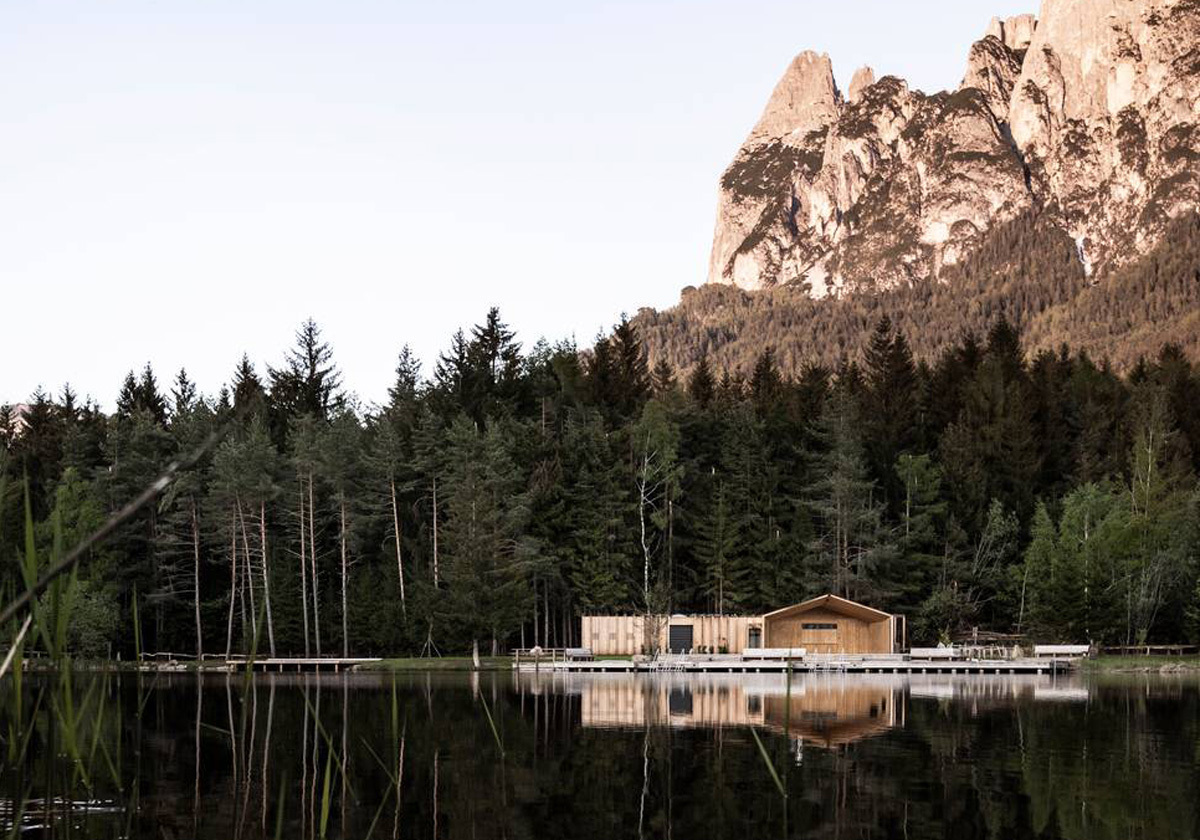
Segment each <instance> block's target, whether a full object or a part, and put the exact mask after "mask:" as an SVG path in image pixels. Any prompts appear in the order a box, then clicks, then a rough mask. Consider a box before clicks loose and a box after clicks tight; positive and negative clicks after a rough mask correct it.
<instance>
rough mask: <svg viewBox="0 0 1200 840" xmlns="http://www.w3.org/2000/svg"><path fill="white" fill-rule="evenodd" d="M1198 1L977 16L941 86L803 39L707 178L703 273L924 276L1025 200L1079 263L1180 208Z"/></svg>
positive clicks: (717, 276)
mask: <svg viewBox="0 0 1200 840" xmlns="http://www.w3.org/2000/svg"><path fill="white" fill-rule="evenodd" d="M1198 73H1200V0H1045V2H1044V3H1043V6H1042V10H1041V15H1040V16H1039V17H1037V18H1035V17H1034V16H1032V15H1021V16H1018V17H1013V18H1008V19H1005V20H1000V19H993V20H992V21H991V23H990V24H989V25H988V27H987V29H986V31H985V34H984V37H983V38H981V39H980V40H979V41H977V42H976V43H975V44H974V45H972V47H971V49H970V50H969V53H968V57H967V64H966V70H965V72H964V76H963V80H962V83H961V84H960V86H959V87H958V89H957V90H955V91H953V92H941V93H937V94H934V95H927V94H924V93H922V92H920V91H916V90H912V89H910V88H909V87H908V85H907V84H906V83H905V82H904V81H903V80H901V79H898V78H896V77H894V76H884V77H882V78H880V79H876V78H875V74H874V72H873V71H872V70H871V69H870V68H866V67H864V68H861V69H859V70H858V71H857V72H856V73H855V74H854V77H853V79H852V80H851V83H850V86H849V87H848V89H847V92H846V95H845V96H842V95H841V93H840V92H839V90H838V88H837V86H836V84H835V82H834V78H833V72H832V67H831V65H830V61H829V59H828V57H827V56H823V55H816V54H814V53H801V54H800V55H799V56H797V57H796V59H795V60H793V61H792V63H791V64H790V65H789V67H788V69H787V71H786V72H785V73H784V76H783V78H782V79H781V80H780V82H779V84H778V85H777V86H776V88H775V91H774V93H773V94H772V96H771V99H770V101H769V102H768V104H767V107H766V109H765V110H764V112H763V115H762V117H761V118H760V119H759V121H758V123H757V124H756V125H755V127H754V129H753V130H752V131H751V132H750V136H749V137H748V138H747V140H746V142H745V143H744V144H743V145H742V147H741V148H740V149H739V150H738V153H737V155H736V157H735V158H734V161H733V163H732V164H731V165H730V166H729V168H728V169H727V170H726V171H725V173H724V174H723V175H722V178H721V186H720V198H719V207H718V214H717V224H716V231H715V235H714V238H713V250H712V258H711V262H710V266H709V281H710V282H715V283H732V284H734V285H737V286H740V287H742V288H744V289H760V288H766V287H770V286H774V285H777V284H782V283H802V284H807V287H808V288H809V289H810V292H811V294H813V295H814V296H818V297H820V296H825V295H829V294H840V293H842V292H845V291H852V290H854V289H856V288H861V287H871V288H876V287H880V286H883V287H887V286H892V285H895V284H898V283H912V282H918V281H924V280H929V279H935V278H937V277H938V275H939V274H940V272H941V270H942V269H943V268H944V267H945V266H947V265H950V264H953V263H956V262H958V261H959V260H961V259H962V258H963V256H964V254H966V253H968V252H969V251H970V250H971V249H972V248H973V247H974V246H975V245H976V243H977V242H978V241H979V238H980V236H981V235H982V234H983V233H984V232H985V231H986V230H987V229H988V228H989V227H991V226H992V225H995V224H998V223H1002V222H1005V221H1008V220H1010V219H1012V218H1014V217H1015V216H1017V215H1018V214H1021V213H1023V212H1025V211H1027V210H1029V209H1030V208H1031V207H1036V208H1038V209H1041V210H1044V211H1046V212H1047V213H1048V214H1050V215H1051V217H1053V218H1054V219H1055V221H1056V223H1057V224H1059V225H1061V226H1062V227H1063V228H1064V229H1065V230H1067V231H1068V232H1069V233H1070V235H1071V236H1072V237H1073V238H1074V239H1075V240H1076V241H1077V242H1078V243H1079V245H1080V255H1081V259H1084V260H1085V261H1086V262H1087V264H1088V266H1089V268H1095V267H1098V266H1105V265H1107V264H1115V263H1117V262H1121V261H1125V260H1128V259H1132V258H1134V257H1136V256H1138V255H1140V254H1141V253H1144V252H1145V251H1146V250H1147V249H1148V248H1149V247H1151V246H1152V245H1153V244H1154V242H1155V241H1157V238H1158V236H1159V235H1160V234H1161V231H1162V228H1163V226H1164V224H1165V223H1166V221H1167V220H1169V219H1170V218H1171V217H1173V216H1175V215H1177V214H1178V213H1180V212H1182V211H1183V210H1186V209H1188V208H1190V207H1194V206H1195V205H1196V202H1197V197H1198V196H1197V180H1198V179H1197V172H1198V170H1200V165H1198V161H1200V130H1198V129H1197V127H1196V126H1197V122H1198V121H1200V104H1198V102H1197V92H1198V89H1200V85H1198V84H1197V75H1198Z"/></svg>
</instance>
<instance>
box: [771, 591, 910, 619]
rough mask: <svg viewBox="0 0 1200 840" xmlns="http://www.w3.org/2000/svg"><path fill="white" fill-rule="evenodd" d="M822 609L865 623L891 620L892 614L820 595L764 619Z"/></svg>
mask: <svg viewBox="0 0 1200 840" xmlns="http://www.w3.org/2000/svg"><path fill="white" fill-rule="evenodd" d="M820 608H824V609H827V610H832V611H834V612H839V613H842V614H843V615H848V616H853V617H854V618H861V619H863V620H864V621H883V620H884V619H888V618H891V614H890V613H885V612H884V611H883V610H877V609H875V608H874V607H868V606H867V605H866V604H860V603H858V602H857V601H851V600H848V599H846V598H839V597H838V596H837V595H819V596H817V597H816V598H809V599H808V600H807V601H801V602H800V603H799V604H793V605H792V606H790V607H783V608H782V609H778V610H775V611H774V612H769V613H767V614H766V615H764V616H763V618H764V619H766V618H779V617H781V616H784V615H800V614H802V613H806V612H809V611H810V610H815V609H820Z"/></svg>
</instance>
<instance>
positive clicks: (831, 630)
mask: <svg viewBox="0 0 1200 840" xmlns="http://www.w3.org/2000/svg"><path fill="white" fill-rule="evenodd" d="M762 620H763V633H764V639H765V641H764V644H763V646H764V647H769V648H804V650H805V651H806V652H808V653H818V654H820V653H825V654H828V653H847V654H864V653H898V652H900V651H901V650H903V649H904V646H905V622H904V616H900V615H892V614H891V613H886V612H884V611H883V610H877V609H875V608H874V607H868V606H867V605H866V604H859V603H857V602H855V601H849V600H847V599H845V598H839V597H838V596H837V595H822V596H820V597H818V598H810V599H809V600H807V601H803V602H802V603H799V604H796V605H794V606H791V607H784V608H783V609H781V610H775V611H774V612H769V613H767V614H766V615H764V616H763V619H762Z"/></svg>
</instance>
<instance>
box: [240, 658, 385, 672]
mask: <svg viewBox="0 0 1200 840" xmlns="http://www.w3.org/2000/svg"><path fill="white" fill-rule="evenodd" d="M379 661H380V659H379V657H374V658H369V657H363V658H354V657H351V658H342V657H336V656H322V657H320V658H317V657H311V658H307V659H306V658H297V657H277V658H270V659H254V660H249V659H226V660H223V661H222V662H221V664H222V665H223V666H224V669H225V670H229V671H238V672H241V671H246V670H247V669H250V670H253V671H263V672H278V673H285V672H288V673H296V672H301V671H309V672H315V671H324V672H327V673H335V674H336V673H338V672H340V671H348V670H350V669H351V668H353V667H354V666H355V665H363V664H366V663H370V662H379Z"/></svg>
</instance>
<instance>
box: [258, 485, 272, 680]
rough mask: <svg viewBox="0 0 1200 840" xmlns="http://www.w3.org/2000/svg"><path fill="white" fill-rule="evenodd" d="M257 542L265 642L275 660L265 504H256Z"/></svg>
mask: <svg viewBox="0 0 1200 840" xmlns="http://www.w3.org/2000/svg"><path fill="white" fill-rule="evenodd" d="M258 541H259V547H260V548H261V549H262V581H263V600H264V601H265V602H266V610H267V642H268V644H269V646H270V650H271V658H272V659H274V658H275V622H274V621H273V620H272V618H271V571H270V569H269V568H268V567H267V503H266V502H259V503H258Z"/></svg>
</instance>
